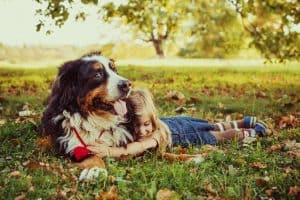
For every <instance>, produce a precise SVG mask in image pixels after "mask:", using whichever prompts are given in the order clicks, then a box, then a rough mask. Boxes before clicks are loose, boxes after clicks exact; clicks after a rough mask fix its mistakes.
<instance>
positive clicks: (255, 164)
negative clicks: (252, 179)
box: [251, 162, 267, 169]
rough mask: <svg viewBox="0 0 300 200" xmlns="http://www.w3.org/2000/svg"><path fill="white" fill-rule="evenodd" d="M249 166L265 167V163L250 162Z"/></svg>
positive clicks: (255, 167)
mask: <svg viewBox="0 0 300 200" xmlns="http://www.w3.org/2000/svg"><path fill="white" fill-rule="evenodd" d="M251 167H252V168H254V169H265V168H267V165H266V164H264V163H261V162H253V163H251Z"/></svg>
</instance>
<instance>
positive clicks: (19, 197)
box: [15, 194, 26, 200]
mask: <svg viewBox="0 0 300 200" xmlns="http://www.w3.org/2000/svg"><path fill="white" fill-rule="evenodd" d="M24 199H26V195H25V194H21V195H19V196H16V197H15V200H24Z"/></svg>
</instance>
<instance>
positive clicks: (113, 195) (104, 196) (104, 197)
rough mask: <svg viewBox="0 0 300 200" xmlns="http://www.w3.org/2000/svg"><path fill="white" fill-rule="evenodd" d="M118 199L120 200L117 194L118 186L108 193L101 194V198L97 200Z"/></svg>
mask: <svg viewBox="0 0 300 200" xmlns="http://www.w3.org/2000/svg"><path fill="white" fill-rule="evenodd" d="M117 199H118V193H117V188H116V186H112V187H111V188H110V189H109V191H107V192H101V193H100V196H99V197H98V198H96V200H117Z"/></svg>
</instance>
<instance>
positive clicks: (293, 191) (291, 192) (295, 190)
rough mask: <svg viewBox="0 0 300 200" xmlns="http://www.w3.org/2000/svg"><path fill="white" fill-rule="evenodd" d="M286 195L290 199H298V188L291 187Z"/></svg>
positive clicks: (299, 190)
mask: <svg viewBox="0 0 300 200" xmlns="http://www.w3.org/2000/svg"><path fill="white" fill-rule="evenodd" d="M288 195H289V196H290V197H296V196H297V197H300V187H299V186H297V185H295V186H291V187H290V190H289V193H288Z"/></svg>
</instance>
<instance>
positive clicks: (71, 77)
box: [52, 60, 83, 112]
mask: <svg viewBox="0 0 300 200" xmlns="http://www.w3.org/2000/svg"><path fill="white" fill-rule="evenodd" d="M82 64H83V61H81V60H75V61H70V62H67V63H65V64H63V65H62V66H61V67H60V69H59V73H58V76H57V78H56V80H55V82H54V85H53V88H52V95H53V96H55V99H56V100H57V101H58V102H57V103H58V105H59V106H60V107H62V108H68V109H69V111H71V112H72V111H74V112H75V111H77V110H76V109H77V108H78V106H76V104H77V101H76V98H77V93H78V91H77V90H78V76H79V75H78V73H79V67H80V65H82Z"/></svg>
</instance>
